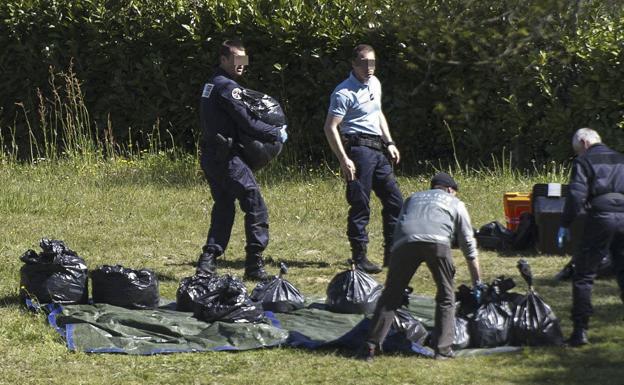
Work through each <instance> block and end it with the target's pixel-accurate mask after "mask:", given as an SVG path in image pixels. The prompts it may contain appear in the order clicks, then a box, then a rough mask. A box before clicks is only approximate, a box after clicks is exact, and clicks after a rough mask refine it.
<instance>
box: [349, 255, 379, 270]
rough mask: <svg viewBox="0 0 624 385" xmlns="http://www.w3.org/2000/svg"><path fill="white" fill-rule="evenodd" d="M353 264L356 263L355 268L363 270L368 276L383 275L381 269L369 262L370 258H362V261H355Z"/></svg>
mask: <svg viewBox="0 0 624 385" xmlns="http://www.w3.org/2000/svg"><path fill="white" fill-rule="evenodd" d="M353 262H355V266H356V267H357V268H358V269H360V270H363V271H365V272H367V273H368V274H377V273H381V267H379V266H377V265H375V264H374V263H372V262H371V261H369V260H368V258H366V257H365V256H364V257H360V259H357V260H354V261H353Z"/></svg>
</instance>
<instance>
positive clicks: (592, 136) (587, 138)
mask: <svg viewBox="0 0 624 385" xmlns="http://www.w3.org/2000/svg"><path fill="white" fill-rule="evenodd" d="M581 140H582V141H584V142H586V143H588V144H589V145H592V144H596V143H601V142H602V139H600V135H598V133H597V132H596V130H592V129H591V128H579V129H578V130H576V132H575V133H574V136H572V148H573V149H574V151H576V152H578V151H580V150H581V149H582V147H583V145H582V144H581Z"/></svg>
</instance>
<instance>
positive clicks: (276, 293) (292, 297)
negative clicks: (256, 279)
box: [250, 262, 305, 313]
mask: <svg viewBox="0 0 624 385" xmlns="http://www.w3.org/2000/svg"><path fill="white" fill-rule="evenodd" d="M287 272H288V267H287V266H286V264H284V263H283V262H282V263H280V273H279V275H278V276H276V277H275V278H273V279H272V280H270V281H264V282H260V283H258V285H257V286H256V287H255V288H254V289H253V291H252V292H251V296H250V298H251V300H252V301H254V302H261V303H262V308H263V309H264V310H270V311H274V312H278V313H288V312H291V311H293V310H297V309H301V308H302V307H303V302H304V301H305V298H304V297H303V295H301V292H299V290H297V288H296V287H294V286H293V284H292V283H290V282H288V281H287V280H286V279H284V278H283V276H284V275H285V274H286V273H287Z"/></svg>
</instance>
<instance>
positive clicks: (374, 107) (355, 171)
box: [324, 44, 403, 273]
mask: <svg viewBox="0 0 624 385" xmlns="http://www.w3.org/2000/svg"><path fill="white" fill-rule="evenodd" d="M351 65H352V68H353V70H352V72H351V74H350V76H349V77H348V78H347V79H346V80H345V81H343V82H342V83H340V84H339V85H338V86H337V87H336V88H335V89H334V92H333V93H332V95H331V100H330V106H329V111H328V114H327V119H326V121H325V127H324V130H325V135H326V137H327V140H328V142H329V145H330V147H331V149H332V151H333V152H334V154H335V155H336V157H337V158H338V161H339V162H340V168H341V170H342V172H343V175H344V176H345V178H346V180H347V202H348V203H349V205H350V209H349V216H348V219H347V236H348V237H349V242H350V244H351V253H352V258H353V260H354V261H355V263H356V265H357V266H358V267H359V268H360V269H362V270H364V271H366V272H368V273H379V272H380V271H381V269H380V268H379V266H377V265H375V264H374V263H372V262H370V261H369V260H368V257H367V252H366V250H367V245H368V233H367V232H366V226H367V225H368V222H369V218H370V193H371V190H373V191H374V192H375V194H376V195H377V196H378V197H379V199H380V200H381V204H382V206H383V207H382V211H381V213H382V217H383V235H384V259H383V262H384V266H387V265H388V263H389V258H390V247H391V246H392V236H393V233H394V227H395V225H396V223H397V217H398V215H399V212H400V211H401V206H402V205H403V196H402V195H401V191H400V190H399V187H398V185H397V182H396V179H395V177H394V173H393V170H392V165H391V164H390V161H389V160H388V157H389V158H390V159H391V161H392V162H394V163H398V162H399V150H398V149H397V147H396V145H395V144H394V142H393V141H392V136H391V135H390V130H389V128H388V122H387V121H386V117H385V116H384V114H383V111H382V109H381V83H380V82H379V79H377V77H375V75H374V73H375V51H374V50H373V47H371V46H370V45H367V44H360V45H358V46H357V47H355V49H354V50H353V54H352V57H351Z"/></svg>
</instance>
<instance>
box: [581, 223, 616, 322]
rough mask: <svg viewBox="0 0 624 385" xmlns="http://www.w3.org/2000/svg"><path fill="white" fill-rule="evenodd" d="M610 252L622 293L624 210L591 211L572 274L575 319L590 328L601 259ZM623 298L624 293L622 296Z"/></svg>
mask: <svg viewBox="0 0 624 385" xmlns="http://www.w3.org/2000/svg"><path fill="white" fill-rule="evenodd" d="M609 252H610V253H611V259H612V261H613V267H614V270H615V274H616V278H617V282H618V285H619V286H620V293H622V292H624V213H601V212H598V213H596V212H594V213H590V214H588V216H587V218H586V219H585V232H584V233H583V239H582V240H581V249H580V252H579V253H578V254H577V255H576V256H575V257H574V274H573V275H572V321H573V322H574V325H575V326H577V327H582V328H585V329H586V328H587V327H588V326H589V317H590V316H591V315H592V314H593V313H594V309H593V307H592V303H591V296H592V287H593V285H594V279H595V278H596V274H597V272H598V268H599V266H600V262H601V261H602V259H603V258H604V257H605V256H606V255H607V254H608V253H609ZM623 300H624V296H623Z"/></svg>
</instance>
